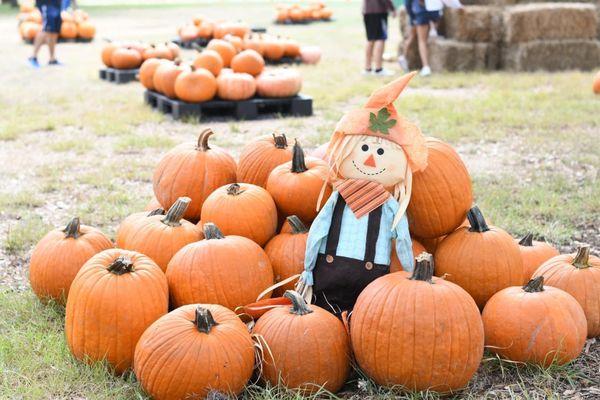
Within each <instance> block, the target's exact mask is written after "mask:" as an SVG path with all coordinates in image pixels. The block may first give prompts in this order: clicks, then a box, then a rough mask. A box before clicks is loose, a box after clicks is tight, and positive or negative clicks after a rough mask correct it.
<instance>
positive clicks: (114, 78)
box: [99, 68, 140, 83]
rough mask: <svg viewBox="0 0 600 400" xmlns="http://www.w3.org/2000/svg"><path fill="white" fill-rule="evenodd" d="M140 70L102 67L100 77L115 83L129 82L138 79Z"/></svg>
mask: <svg viewBox="0 0 600 400" xmlns="http://www.w3.org/2000/svg"><path fill="white" fill-rule="evenodd" d="M139 72H140V70H139V69H138V68H135V69H115V68H102V69H101V70H100V73H99V76H100V79H102V80H104V81H108V82H113V83H127V82H132V81H136V80H137V79H138V73H139Z"/></svg>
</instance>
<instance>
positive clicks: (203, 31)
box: [198, 21, 215, 39]
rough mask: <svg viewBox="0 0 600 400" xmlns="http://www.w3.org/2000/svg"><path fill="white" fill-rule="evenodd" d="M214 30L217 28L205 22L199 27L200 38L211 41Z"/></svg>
mask: <svg viewBox="0 0 600 400" xmlns="http://www.w3.org/2000/svg"><path fill="white" fill-rule="evenodd" d="M214 29H215V26H214V24H213V23H212V22H208V21H203V22H202V24H200V26H199V27H198V37H201V38H204V39H210V38H212V35H213V31H214Z"/></svg>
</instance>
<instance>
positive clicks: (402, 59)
mask: <svg viewBox="0 0 600 400" xmlns="http://www.w3.org/2000/svg"><path fill="white" fill-rule="evenodd" d="M398 64H399V65H400V68H402V70H403V71H405V72H408V60H407V59H406V57H404V56H400V57H398Z"/></svg>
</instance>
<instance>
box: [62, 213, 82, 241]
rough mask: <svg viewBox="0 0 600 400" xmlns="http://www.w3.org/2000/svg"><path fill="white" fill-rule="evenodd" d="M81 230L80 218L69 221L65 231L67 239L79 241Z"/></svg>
mask: <svg viewBox="0 0 600 400" xmlns="http://www.w3.org/2000/svg"><path fill="white" fill-rule="evenodd" d="M80 228H81V222H79V217H75V218H73V219H72V220H71V221H69V223H68V224H67V226H66V227H65V229H63V232H64V233H65V238H70V237H72V238H73V239H77V238H78V237H79V236H81V231H80Z"/></svg>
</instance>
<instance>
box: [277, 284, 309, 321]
mask: <svg viewBox="0 0 600 400" xmlns="http://www.w3.org/2000/svg"><path fill="white" fill-rule="evenodd" d="M283 297H286V298H288V299H290V300H291V301H292V308H290V312H291V313H292V314H296V315H306V314H310V313H311V312H313V310H311V309H310V307H309V306H308V304H306V301H304V297H302V296H301V295H300V293H298V292H296V291H294V290H286V291H285V293H284V294H283Z"/></svg>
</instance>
